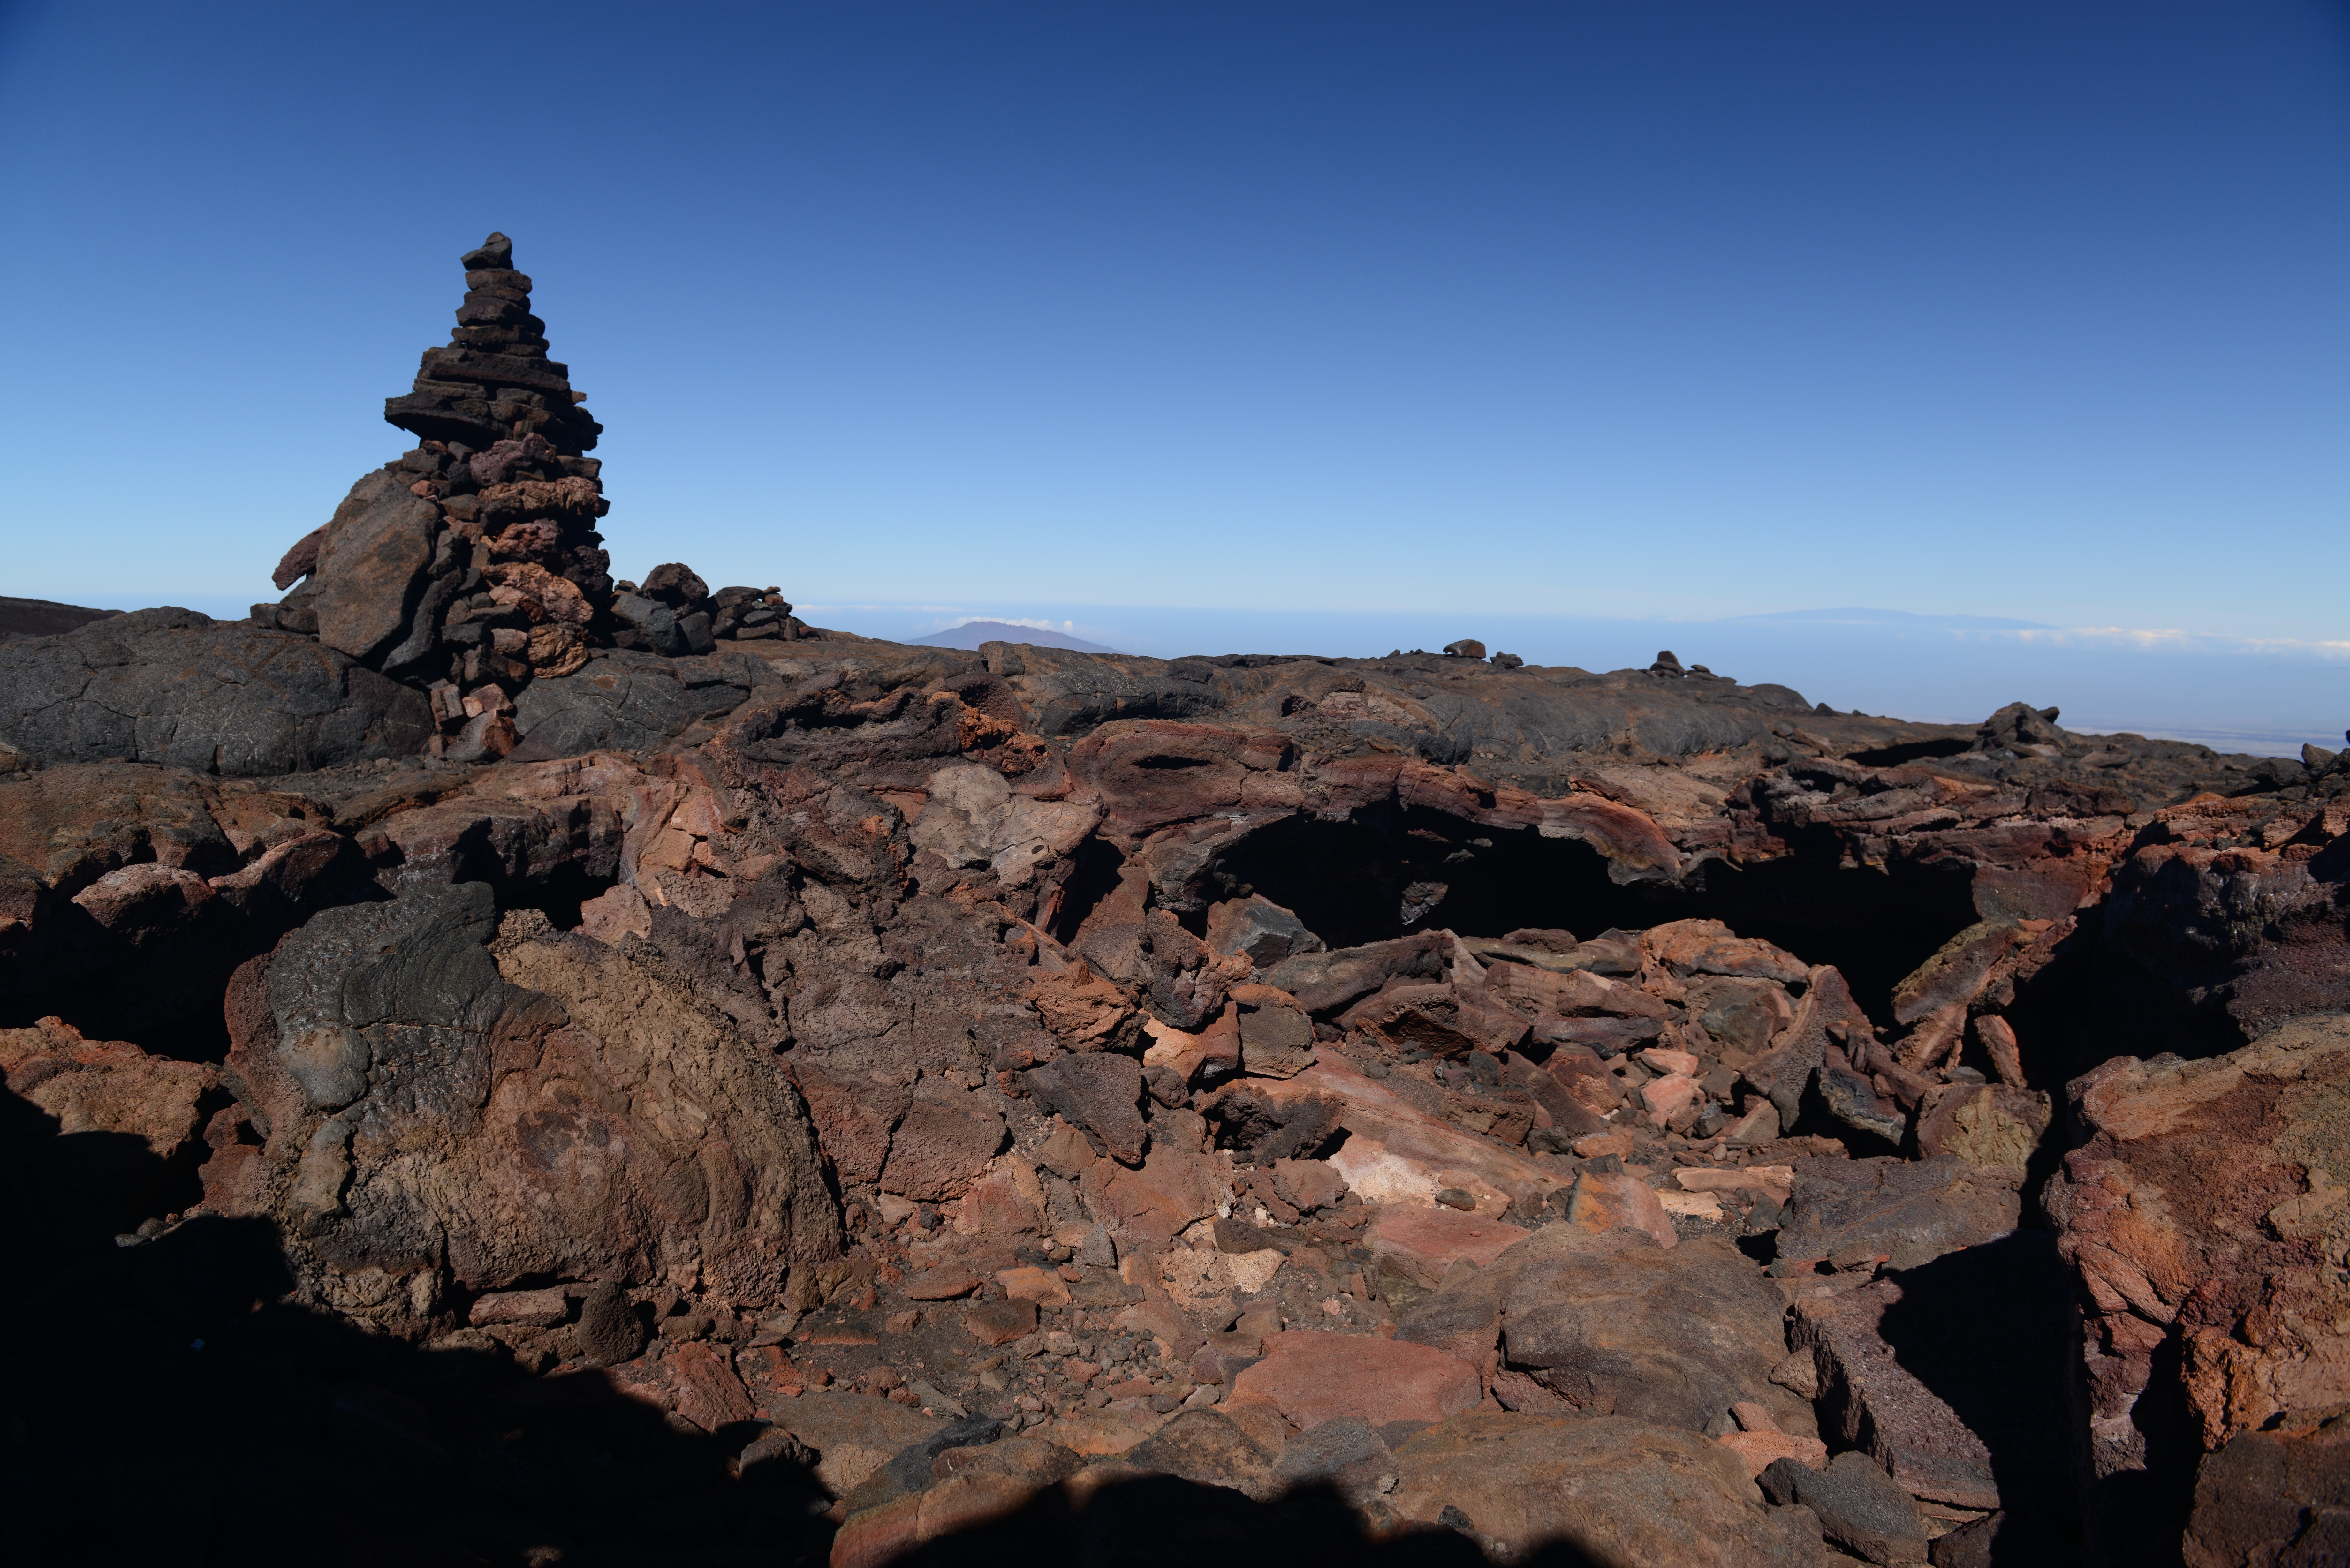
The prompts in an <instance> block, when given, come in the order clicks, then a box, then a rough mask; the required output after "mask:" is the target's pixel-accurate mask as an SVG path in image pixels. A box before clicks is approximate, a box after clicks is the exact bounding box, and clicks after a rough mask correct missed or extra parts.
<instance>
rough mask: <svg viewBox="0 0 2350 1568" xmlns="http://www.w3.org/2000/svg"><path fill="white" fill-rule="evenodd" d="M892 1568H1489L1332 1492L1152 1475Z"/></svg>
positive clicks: (1582, 1560) (1548, 1560)
mask: <svg viewBox="0 0 2350 1568" xmlns="http://www.w3.org/2000/svg"><path fill="white" fill-rule="evenodd" d="M1516 1561H1517V1562H1518V1563H1520V1564H1522V1565H1523V1568H1606V1564H1605V1563H1604V1561H1603V1560H1602V1559H1600V1558H1597V1557H1594V1556H1592V1555H1590V1554H1589V1553H1587V1552H1583V1551H1581V1550H1580V1549H1578V1548H1577V1547H1575V1545H1573V1544H1572V1543H1569V1542H1553V1543H1551V1544H1549V1545H1545V1546H1543V1547H1539V1548H1537V1549H1536V1550H1534V1552H1530V1553H1528V1554H1526V1555H1525V1556H1523V1557H1521V1558H1518V1559H1517V1560H1516ZM894 1562H895V1563H897V1564H899V1565H902V1568H996V1565H997V1564H1011V1563H1024V1564H1036V1563H1059V1564H1069V1565H1071V1568H1077V1565H1082V1568H1153V1565H1156V1564H1162V1563H1163V1564H1167V1565H1169V1568H1174V1565H1176V1564H1183V1565H1185V1568H1197V1565H1199V1564H1205V1563H1213V1564H1216V1565H1217V1568H1276V1565H1279V1568H1291V1565H1294V1564H1300V1563H1332V1564H1339V1565H1352V1564H1360V1565H1362V1568H1483V1565H1484V1564H1485V1563H1486V1562H1487V1558H1486V1556H1485V1554H1484V1552H1482V1551H1480V1550H1479V1549H1478V1547H1477V1545H1476V1543H1475V1542H1473V1541H1472V1540H1471V1538H1470V1537H1469V1536H1467V1535H1465V1534H1462V1533H1461V1532H1459V1531H1456V1530H1449V1529H1441V1528H1439V1529H1432V1530H1431V1529H1421V1530H1416V1531H1410V1532H1404V1533H1400V1534H1397V1535H1391V1536H1389V1537H1388V1538H1387V1539H1385V1540H1373V1539H1372V1538H1371V1537H1370V1536H1369V1535H1367V1533H1365V1532H1364V1530H1363V1524H1362V1518H1361V1516H1360V1515H1359V1514H1357V1512H1356V1511H1354V1510H1353V1509H1352V1508H1350V1507H1349V1506H1348V1505H1347V1501H1346V1500H1345V1499H1344V1498H1343V1497H1341V1496H1340V1495H1339V1494H1338V1493H1337V1492H1336V1491H1335V1490H1330V1489H1326V1488H1321V1487H1306V1488H1302V1489H1300V1490H1295V1491H1292V1492H1289V1493H1286V1494H1285V1495H1284V1496H1281V1497H1278V1498H1275V1499H1274V1500H1273V1501H1268V1502H1258V1501H1252V1500H1251V1499H1249V1498H1247V1497H1244V1496H1243V1495H1242V1494H1241V1493H1240V1492H1237V1491H1234V1490H1231V1489H1229V1488H1226V1487H1218V1486H1202V1485H1200V1484H1199V1483H1197V1482H1194V1481H1188V1480H1180V1478H1178V1477H1175V1476H1148V1477H1143V1478H1141V1479H1139V1480H1128V1481H1121V1482H1118V1483H1115V1484H1113V1485H1109V1486H1105V1487H1103V1488H1102V1489H1101V1490H1098V1491H1097V1492H1095V1493H1093V1494H1092V1496H1090V1497H1089V1498H1087V1499H1086V1500H1085V1501H1084V1502H1083V1503H1082V1504H1077V1505H1073V1504H1072V1503H1071V1501H1070V1500H1069V1498H1068V1496H1067V1494H1066V1492H1064V1491H1062V1490H1057V1489H1056V1490H1048V1491H1045V1492H1043V1493H1041V1494H1039V1495H1038V1496H1037V1497H1036V1498H1035V1500H1034V1501H1031V1502H1030V1503H1029V1504H1028V1505H1027V1506H1026V1507H1024V1508H1023V1509H1021V1510H1020V1511H1018V1512H1016V1513H1013V1514H1010V1515H1008V1516H1006V1517H1004V1518H1002V1519H998V1520H995V1521H993V1522H990V1523H987V1524H983V1525H980V1526H978V1527H976V1528H974V1529H971V1530H967V1531H964V1532H961V1533H959V1534H955V1535H950V1536H944V1537H941V1538H940V1539H938V1540H935V1541H931V1542H925V1543H924V1544H922V1545H921V1546H920V1547H917V1548H916V1549H915V1550H913V1551H912V1552H909V1553H907V1554H906V1555H905V1556H902V1557H899V1558H897V1559H895V1560H894Z"/></svg>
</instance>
